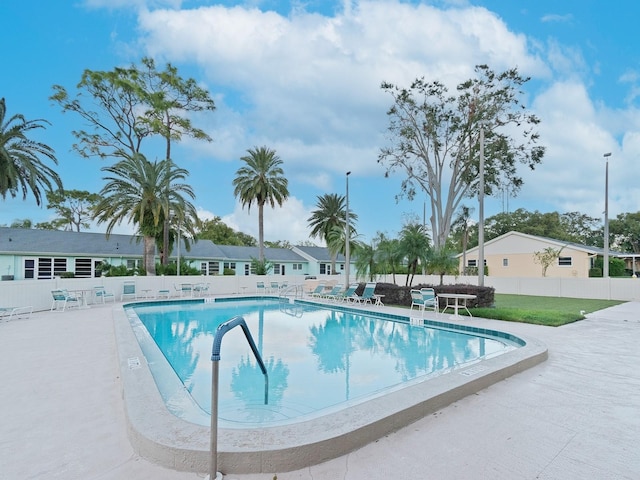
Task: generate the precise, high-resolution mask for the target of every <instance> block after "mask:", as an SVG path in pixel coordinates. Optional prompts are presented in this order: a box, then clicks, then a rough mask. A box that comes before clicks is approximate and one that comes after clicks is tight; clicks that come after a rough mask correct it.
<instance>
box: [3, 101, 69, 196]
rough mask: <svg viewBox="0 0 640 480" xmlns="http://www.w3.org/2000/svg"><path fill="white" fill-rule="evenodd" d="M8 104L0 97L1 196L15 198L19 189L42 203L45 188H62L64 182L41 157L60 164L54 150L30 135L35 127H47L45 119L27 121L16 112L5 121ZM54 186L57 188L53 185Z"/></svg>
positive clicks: (49, 189) (48, 189) (47, 189)
mask: <svg viewBox="0 0 640 480" xmlns="http://www.w3.org/2000/svg"><path fill="white" fill-rule="evenodd" d="M6 113H7V106H6V103H5V100H4V98H0V195H2V199H3V200H4V199H6V198H7V194H9V195H11V197H12V198H15V197H16V196H17V195H18V194H19V193H20V192H21V193H22V198H23V200H26V198H27V194H28V193H29V191H31V193H32V194H33V196H34V197H35V199H36V203H37V204H38V205H40V204H41V203H42V194H43V192H42V189H44V190H45V191H53V190H57V189H62V181H61V180H60V177H59V176H58V174H57V173H56V172H55V170H53V169H52V168H51V167H49V166H47V165H45V163H44V162H43V160H42V157H45V158H48V159H49V160H51V161H52V162H53V163H54V164H56V165H57V164H58V160H57V159H56V157H55V152H54V151H53V149H52V148H50V147H49V146H47V145H45V144H44V143H40V142H36V141H34V140H30V139H29V138H28V134H29V133H30V132H31V131H32V130H35V129H38V128H45V125H44V124H45V123H46V124H48V123H49V122H47V121H46V120H26V119H25V118H24V116H22V115H19V114H16V115H13V116H12V117H11V118H9V119H8V120H6V121H5V116H6ZM54 187H55V188H54Z"/></svg>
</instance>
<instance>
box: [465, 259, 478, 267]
mask: <svg viewBox="0 0 640 480" xmlns="http://www.w3.org/2000/svg"><path fill="white" fill-rule="evenodd" d="M477 266H478V261H477V260H476V259H475V258H474V259H469V260H467V267H477Z"/></svg>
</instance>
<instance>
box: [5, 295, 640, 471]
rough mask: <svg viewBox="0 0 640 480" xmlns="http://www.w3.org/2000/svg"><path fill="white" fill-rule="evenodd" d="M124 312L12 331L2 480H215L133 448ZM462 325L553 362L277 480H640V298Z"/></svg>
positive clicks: (37, 320)
mask: <svg viewBox="0 0 640 480" xmlns="http://www.w3.org/2000/svg"><path fill="white" fill-rule="evenodd" d="M116 307H117V306H116ZM112 308H113V307H112V306H111V305H109V306H108V307H107V306H100V307H93V308H91V309H89V310H74V311H71V312H65V313H64V314H61V313H51V312H40V313H36V314H34V315H33V316H32V317H31V318H30V319H14V320H12V321H1V322H0V362H1V364H2V369H1V371H0V382H1V384H2V394H1V395H0V412H2V422H1V423H0V425H1V426H2V427H1V429H0V478H1V479H35V478H47V479H69V480H72V479H89V480H90V479H100V480H107V479H147V478H148V479H152V478H153V479H167V480H169V479H171V480H173V479H175V480H179V479H198V478H203V477H204V474H195V473H185V472H176V471H172V470H168V469H164V468H162V467H159V466H157V465H154V464H152V463H150V462H148V461H147V460H145V459H143V458H140V457H139V456H137V455H136V454H135V453H134V451H133V449H132V448H131V446H130V444H129V441H128V438H127V433H126V422H125V417H124V411H123V402H122V398H121V393H120V384H119V378H118V377H119V372H118V368H117V360H116V346H115V343H114V335H113V322H112V318H111V309H112ZM464 321H465V322H472V323H473V324H474V325H477V326H481V327H487V328H492V329H498V330H503V331H509V332H512V333H514V334H516V335H518V334H520V335H526V336H531V337H535V338H538V339H540V340H542V341H543V342H545V343H546V344H547V345H548V347H549V359H548V360H547V361H546V362H545V363H543V364H541V365H539V366H536V367H534V368H532V369H530V370H527V371H526V372H524V373H521V374H518V375H515V376H513V377H510V378H509V379H507V380H505V381H502V382H500V383H498V384H496V385H493V386H492V387H490V388H487V389H485V390H482V391H480V392H479V393H478V394H476V395H472V396H470V397H467V398H465V399H463V400H460V401H458V402H456V403H454V404H452V405H450V406H449V407H447V408H445V409H443V410H440V411H438V412H437V413H435V414H433V415H431V416H429V417H427V418H424V419H422V420H420V421H418V422H416V423H414V424H412V425H410V426H409V427H407V428H404V429H402V430H400V431H398V432H396V433H394V434H392V435H389V436H387V437H385V438H382V439H380V440H379V441H378V442H375V443H373V444H370V445H367V446H366V447H364V448H362V449H360V450H357V451H355V452H352V453H350V454H347V455H344V456H342V457H340V458H337V459H334V460H331V461H329V462H326V463H323V464H321V465H316V466H312V467H309V468H305V469H303V470H299V471H295V472H288V473H280V472H273V473H274V474H276V473H277V475H278V479H279V480H294V479H305V480H306V479H308V480H312V479H313V480H334V479H346V480H356V479H358V480H359V479H362V480H364V479H367V480H377V479H390V478H392V479H492V480H493V479H509V480H511V479H558V480H560V479H562V480H565V479H587V478H588V479H590V480H592V479H638V478H640V368H639V367H640V348H639V345H640V302H630V303H626V304H623V305H619V306H617V307H612V308H609V309H606V310H602V311H600V312H596V313H594V314H591V315H589V318H588V319H586V320H584V321H581V322H577V323H574V324H571V325H567V326H564V327H561V328H550V327H537V326H533V325H521V324H512V323H506V322H498V321H492V320H483V319H472V320H464ZM225 478H228V479H238V480H258V479H260V480H271V479H272V478H273V474H255V475H234V474H230V475H228V476H227V477H225Z"/></svg>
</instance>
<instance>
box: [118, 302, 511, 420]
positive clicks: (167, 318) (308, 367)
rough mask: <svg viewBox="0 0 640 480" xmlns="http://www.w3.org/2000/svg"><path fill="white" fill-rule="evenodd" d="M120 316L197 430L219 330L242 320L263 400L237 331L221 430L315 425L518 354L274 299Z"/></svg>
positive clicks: (225, 376) (174, 404)
mask: <svg viewBox="0 0 640 480" xmlns="http://www.w3.org/2000/svg"><path fill="white" fill-rule="evenodd" d="M127 311H128V312H129V315H128V316H129V320H130V322H131V323H132V326H133V327H134V331H135V332H136V335H137V337H138V340H139V342H140V344H141V347H142V350H143V353H144V354H145V357H146V358H147V361H148V363H149V365H150V368H151V371H152V374H153V376H154V379H155V381H156V383H157V384H158V387H159V389H160V392H161V394H162V396H163V398H164V399H165V403H166V404H167V407H168V408H169V410H170V411H172V412H173V413H174V414H176V415H178V416H180V417H182V418H185V419H186V420H188V421H192V422H194V423H199V424H203V425H206V424H208V422H209V419H208V418H209V417H208V414H209V413H210V405H211V369H212V362H211V349H212V344H213V338H214V336H215V332H216V329H217V327H218V325H220V324H221V323H223V322H225V321H227V320H229V319H231V318H233V317H236V316H242V317H243V318H244V320H245V321H246V323H247V326H248V327H249V330H250V331H251V334H252V336H253V339H254V342H255V344H256V345H257V347H258V350H259V352H260V353H261V356H262V358H263V360H264V363H265V365H266V367H267V372H268V376H269V392H268V399H269V401H268V404H267V405H265V404H264V398H265V382H264V376H263V374H262V371H261V370H260V368H259V366H258V364H257V362H256V360H255V358H254V356H253V353H252V352H251V348H250V346H249V344H248V342H247V340H246V339H245V337H244V333H243V332H242V329H241V328H235V329H233V330H231V331H229V332H228V333H227V334H226V335H225V336H224V339H223V341H222V347H221V355H220V356H221V359H220V364H219V393H218V398H219V400H218V402H219V403H218V409H219V421H220V423H221V425H223V426H225V427H227V428H234V427H238V428H243V427H246V426H255V425H272V424H286V423H290V422H293V421H299V420H303V419H307V418H313V417H316V416H318V415H322V414H324V413H326V412H329V411H332V410H335V409H338V408H344V407H345V406H347V405H350V404H353V403H354V402H360V401H363V400H366V399H370V398H372V397H373V396H376V395H382V394H384V393H385V392H388V391H390V390H392V389H397V388H402V387H403V386H406V385H407V384H411V383H414V382H418V381H424V380H426V379H428V378H430V377H432V376H434V375H439V374H441V373H443V372H447V371H450V370H452V369H455V368H461V367H463V366H468V365H470V364H472V363H474V362H478V361H480V360H481V359H482V358H487V357H491V356H495V355H499V354H502V353H506V352H508V351H510V350H513V349H515V348H517V347H518V345H517V344H515V343H514V342H510V341H509V340H508V339H505V338H493V337H490V336H488V335H477V334H470V333H466V332H460V331H454V330H452V329H447V328H430V327H424V326H415V325H410V323H409V319H408V318H407V317H400V316H390V315H385V316H384V317H379V316H376V314H375V312H365V311H363V310H360V309H355V308H348V307H342V308H341V307H335V308H331V307H330V306H324V305H322V306H318V305H315V304H311V303H309V304H307V303H304V302H301V303H297V304H283V303H281V302H280V301H278V300H272V299H250V300H234V301H216V302H210V303H205V302H202V301H199V302H155V303H151V304H135V305H134V306H132V307H130V308H128V309H127ZM133 311H135V314H133V313H132V312H133ZM151 340H152V341H151ZM167 362H168V365H170V367H171V368H168V367H167ZM176 375H177V379H179V382H178V380H177V379H176V378H175V377H176ZM185 392H188V393H189V395H184V394H185Z"/></svg>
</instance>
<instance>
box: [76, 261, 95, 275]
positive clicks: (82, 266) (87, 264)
mask: <svg viewBox="0 0 640 480" xmlns="http://www.w3.org/2000/svg"><path fill="white" fill-rule="evenodd" d="M92 263H93V262H92V261H91V259H90V258H76V270H75V272H74V275H75V276H76V277H81V278H91V264H92Z"/></svg>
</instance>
